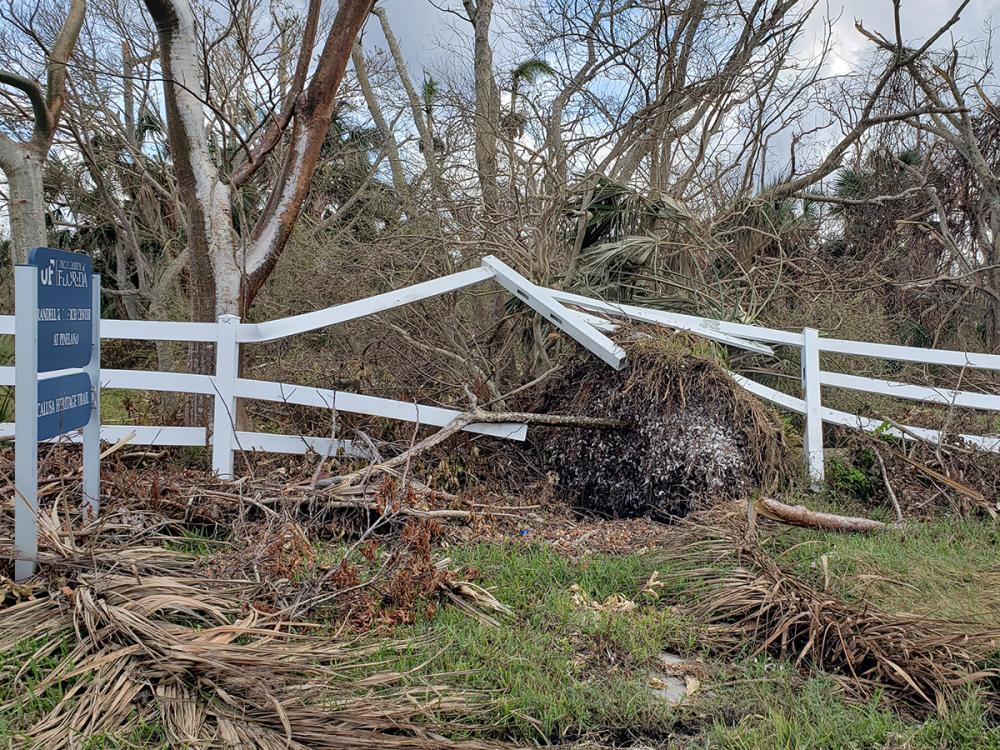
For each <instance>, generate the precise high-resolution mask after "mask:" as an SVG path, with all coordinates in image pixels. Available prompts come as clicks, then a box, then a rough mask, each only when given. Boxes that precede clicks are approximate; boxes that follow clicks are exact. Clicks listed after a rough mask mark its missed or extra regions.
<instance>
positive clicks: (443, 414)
mask: <svg viewBox="0 0 1000 750" xmlns="http://www.w3.org/2000/svg"><path fill="white" fill-rule="evenodd" d="M490 280H495V281H496V282H498V283H499V284H500V285H501V286H502V287H503V288H505V289H506V290H507V291H509V292H510V293H511V294H513V295H514V296H515V297H517V298H518V299H520V300H521V301H522V302H524V303H525V304H526V305H528V306H529V307H531V308H532V309H534V310H535V311H536V312H538V313H539V314H540V315H542V316H543V317H545V319H546V320H548V321H549V322H551V323H552V324H553V325H554V326H556V327H557V328H559V329H560V330H562V331H563V332H565V333H566V334H567V335H569V336H570V337H572V338H573V339H574V340H575V341H577V343H579V344H580V345H581V346H583V347H584V348H586V349H587V350H588V351H590V352H591V353H592V354H594V355H595V356H597V357H599V358H600V359H601V360H602V361H604V362H605V363H607V364H608V365H609V366H611V367H613V368H615V369H618V370H620V369H622V368H623V367H625V366H626V364H627V362H626V354H625V351H624V350H623V349H621V347H619V346H618V344H616V343H615V342H614V341H612V340H611V339H610V338H609V337H608V335H607V334H608V333H612V332H613V331H614V330H615V329H616V328H617V324H616V322H615V321H622V320H624V321H638V322H644V323H649V324H654V325H660V326H664V327H667V328H672V329H676V330H683V331H689V332H691V333H693V334H695V335H698V336H702V337H704V338H707V339H710V340H713V341H716V342H718V343H720V344H724V345H726V346H731V347H736V348H739V349H742V350H744V351H748V352H753V353H756V354H762V355H773V354H774V349H773V347H774V346H793V347H798V348H799V349H800V350H801V361H802V379H801V382H802V394H803V395H802V398H798V397H795V396H791V395H789V394H786V393H782V392H780V391H777V390H775V389H773V388H769V387H767V386H765V385H763V384H761V383H758V382H756V381H754V380H750V379H748V378H746V377H743V376H741V375H737V374H735V373H731V374H732V377H733V378H734V380H735V381H736V382H737V383H738V384H739V385H741V386H742V387H744V388H746V389H747V390H748V391H750V392H751V393H754V394H755V395H757V396H758V397H760V398H762V399H765V400H767V401H770V402H772V403H774V404H775V405H777V406H779V407H781V408H784V409H788V410H791V411H793V412H796V413H799V414H802V415H803V416H804V418H805V423H806V429H805V458H806V463H807V466H808V469H809V473H810V476H811V478H812V480H813V483H814V484H815V485H817V486H818V485H820V484H821V483H822V480H823V423H824V422H827V423H831V424H837V425H843V426H847V427H851V428H855V429H860V430H865V431H868V432H881V431H884V432H887V433H888V434H893V435H896V436H898V437H902V438H905V439H914V438H916V439H921V440H927V441H929V442H939V441H940V440H942V439H943V435H942V433H941V432H940V431H937V430H930V429H926V428H918V427H906V426H900V428H897V427H896V426H888V425H886V424H885V423H884V422H883V421H882V420H879V419H874V418H871V417H864V416H860V415H856V414H849V413H847V412H842V411H838V410H835V409H830V408H827V407H824V406H823V405H822V398H821V390H822V388H823V387H829V388H845V389H849V390H854V391H862V392H866V393H874V394H880V395H888V396H893V397H897V398H904V399H913V400H917V401H923V402H927V403H932V404H938V405H945V406H956V407H963V408H971V409H982V410H988V411H993V412H1000V395H997V394H984V393H973V392H969V391H959V390H952V389H942V388H933V387H929V386H924V385H914V384H907V383H898V382H894V381H888V380H879V379H876V378H867V377H861V376H857V375H849V374H845V373H837V372H825V371H823V370H822V369H821V368H820V362H819V357H820V354H821V353H823V352H832V353H838V354H846V355H851V356H859V357H875V358H880V359H891V360H899V361H905V362H918V363H923V364H929V365H945V366H951V367H961V368H977V369H986V370H994V371H997V370H1000V356H998V355H995V354H982V353H977V352H959V351H945V350H939V349H922V348H918V347H907V346H895V345H887V344H876V343H871V342H864V341H847V340H842V339H827V338H823V337H821V336H820V335H819V334H818V332H817V331H815V330H813V329H809V328H807V329H804V330H803V331H801V332H799V331H785V330H781V329H776V328H767V327H763V326H755V325H749V324H746V323H735V322H731V321H725V320H715V319H711V318H702V317H699V316H696V315H686V314H682V313H674V312H667V311H663V310H653V309H650V308H645V307H639V306H636V305H625V304H617V303H614V302H607V301H604V300H599V299H594V298H592V297H586V296H583V295H580V294H574V293H570V292H565V291H561V290H558V289H549V288H546V287H541V286H539V285H537V284H534V283H532V282H531V281H529V280H528V279H527V278H525V277H524V276H522V275H521V274H520V273H518V272H517V271H515V270H514V269H513V268H511V267H510V266H508V265H507V264H506V263H503V262H502V261H500V260H499V259H497V258H494V257H492V256H489V257H487V258H485V259H484V260H483V262H482V265H481V266H479V267H477V268H472V269H469V270H466V271H459V272H458V273H453V274H450V275H448V276H443V277H440V278H437V279H432V280H430V281H425V282H421V283H419V284H413V285H412V286H408V287H405V288H403V289H398V290H395V291H391V292H386V293H384V294H378V295H375V296H373V297H367V298H365V299H361V300H357V301H355V302H348V303H345V304H341V305H334V306H332V307H328V308H325V309H323V310H316V311H314V312H309V313H303V314H301V315H293V316H290V317H286V318H281V319H278V320H272V321H267V322H264V323H242V322H240V321H239V319H238V318H237V317H235V316H232V315H222V316H220V317H219V319H218V321H217V322H215V323H195V322H173V321H131V320H106V321H102V322H101V337H102V339H132V340H143V341H197V342H210V343H214V344H215V345H216V371H215V374H214V375H200V374H194V373H180V372H153V371H146V370H119V369H102V370H101V379H100V382H101V387H102V388H115V389H134V390H147V391H169V392H176V393H187V394H199V395H202V396H206V397H210V398H212V399H213V400H214V408H213V425H214V426H215V427H214V428H213V429H212V430H211V431H209V430H206V429H205V428H202V427H176V426H145V425H104V426H102V427H101V438H102V439H103V440H108V441H117V440H121V439H122V438H124V437H125V436H127V435H128V434H129V433H134V436H133V437H132V439H131V442H132V443H135V444H137V445H155V446H207V445H210V446H211V447H212V467H213V469H214V470H215V471H216V473H218V474H219V475H220V476H224V477H225V476H232V473H233V457H234V454H235V453H236V452H238V451H268V452H273V453H291V454H302V453H306V452H310V451H312V452H316V453H319V454H321V455H336V454H338V453H342V454H346V455H350V456H359V457H366V456H368V455H369V453H368V450H367V449H366V448H364V447H362V446H359V445H356V444H353V443H352V442H351V441H349V440H340V439H337V438H335V437H319V436H299V435H281V434H273V433H262V432H248V431H243V430H236V429H234V427H233V415H234V414H235V413H236V399H238V398H248V399H260V400H265V401H274V402H280V403H291V404H297V405H301V406H311V407H318V408H324V409H334V408H335V409H337V410H338V411H342V412H349V413H354V414H365V415H368V416H375V417H381V418H385V419H394V420H403V421H408V422H412V423H415V424H421V425H430V426H437V427H442V426H444V425H446V424H448V423H450V422H451V421H452V420H454V419H455V418H456V417H458V416H459V415H460V413H461V412H458V411H455V410H453V409H446V408H443V407H438V406H427V405H421V404H416V403H408V402H404V401H396V400H393V399H386V398H379V397H376V396H366V395H361V394H357V393H349V392H345V391H334V390H330V389H325V388H316V387H313V386H304V385H293V384H288V383H275V382H269V381H263V380H251V379H248V378H241V377H239V376H238V372H237V369H238V368H237V363H238V362H239V349H240V346H243V345H249V344H255V343H263V342H267V341H274V340H277V339H282V338H287V337H289V336H294V335H297V334H301V333H306V332H308V331H314V330H317V329H320V328H325V327H328V326H332V325H337V324H340V323H346V322H348V321H351V320H357V319H359V318H364V317H367V316H370V315H375V314H378V313H381V312H385V311H388V310H392V309H394V308H397V307H401V306H403V305H407V304H410V303H413V302H418V301H421V300H425V299H431V298H433V297H437V296H440V295H442V294H447V293H450V292H456V291H459V290H461V289H465V288H467V287H471V286H474V285H478V284H482V283H484V282H487V281H490ZM13 333H14V318H13V316H10V315H6V316H0V334H13ZM13 383H14V368H13V367H0V385H13ZM219 425H223V427H222V428H219V427H218V426H219ZM464 430H465V431H467V432H471V433H476V434H483V435H490V436H493V437H499V438H505V439H511V440H524V439H525V437H526V434H527V425H525V424H470V425H468V426H466V427H465V428H464ZM13 432H14V425H13V424H10V423H6V424H0V437H8V438H9V437H11V436H13ZM956 437H959V438H961V439H962V440H964V441H966V442H967V443H970V444H971V445H974V446H976V447H978V448H981V449H983V450H989V451H994V452H1000V436H978V435H958V436H956Z"/></svg>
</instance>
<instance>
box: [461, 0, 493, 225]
mask: <svg viewBox="0 0 1000 750" xmlns="http://www.w3.org/2000/svg"><path fill="white" fill-rule="evenodd" d="M463 1H464V4H465V10H466V12H467V13H468V15H469V21H470V22H471V23H472V31H473V74H474V77H475V88H476V104H475V107H476V112H475V132H476V168H477V170H478V172H479V189H480V191H481V193H482V198H483V207H484V208H485V209H486V211H487V213H494V212H495V211H496V210H497V208H498V207H499V197H500V191H499V187H498V185H497V133H498V132H499V131H500V89H499V88H498V87H497V83H496V79H495V78H494V77H493V46H492V45H491V43H490V25H491V23H492V21H493V0H463Z"/></svg>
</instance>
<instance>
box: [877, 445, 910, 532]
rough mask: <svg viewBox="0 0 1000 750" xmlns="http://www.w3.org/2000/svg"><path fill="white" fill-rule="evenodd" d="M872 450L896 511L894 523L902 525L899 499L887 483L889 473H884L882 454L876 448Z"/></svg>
mask: <svg viewBox="0 0 1000 750" xmlns="http://www.w3.org/2000/svg"><path fill="white" fill-rule="evenodd" d="M873 450H874V451H875V458H876V459H877V460H878V466H879V469H880V470H881V471H882V482H883V483H884V484H885V491H886V492H887V493H889V499H890V500H891V501H892V507H893V509H895V511H896V523H902V522H903V510H902V508H900V507H899V498H897V497H896V491H895V490H893V489H892V484H891V483H890V482H889V472H888V471H886V468H885V461H883V460H882V454H881V453H879V451H878V448H874V449H873Z"/></svg>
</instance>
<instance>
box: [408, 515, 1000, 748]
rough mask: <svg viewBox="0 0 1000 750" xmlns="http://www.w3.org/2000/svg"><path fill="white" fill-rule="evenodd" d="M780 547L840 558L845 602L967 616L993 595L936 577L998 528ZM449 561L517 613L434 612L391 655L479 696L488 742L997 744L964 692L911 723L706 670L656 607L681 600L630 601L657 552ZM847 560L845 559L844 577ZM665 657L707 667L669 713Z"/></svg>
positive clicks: (736, 667)
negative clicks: (661, 680) (484, 617)
mask: <svg viewBox="0 0 1000 750" xmlns="http://www.w3.org/2000/svg"><path fill="white" fill-rule="evenodd" d="M800 537H803V538H800ZM804 537H808V538H804ZM803 542H807V543H806V544H804V543H803ZM778 544H779V545H781V546H782V547H783V548H784V549H786V550H789V555H791V556H792V557H793V558H794V560H795V563H796V565H797V566H798V567H800V568H801V569H802V570H803V571H804V572H805V573H807V574H811V573H813V572H814V570H813V568H814V558H815V557H816V556H818V555H820V554H834V553H836V554H837V555H838V556H839V557H842V558H844V559H845V563H844V565H843V566H841V567H838V568H837V569H836V571H835V573H832V574H831V576H830V577H831V582H830V585H831V588H836V589H842V590H844V591H845V592H847V593H848V594H850V592H852V591H853V592H855V593H857V592H859V591H860V590H861V588H869V589H870V588H871V586H870V584H869V583H868V579H866V578H864V577H861V578H859V576H877V577H879V576H881V577H884V578H886V579H888V578H890V577H892V578H894V579H896V580H899V579H903V580H902V581H901V583H902V584H903V585H899V586H895V587H894V586H892V585H889V584H886V587H885V589H884V591H883V590H882V589H880V593H881V594H882V596H881V598H882V600H883V603H885V604H886V605H896V604H898V605H901V607H902V608H903V609H907V610H910V611H919V610H920V609H921V607H923V608H924V609H927V610H933V609H936V608H938V607H939V606H940V607H944V604H945V603H946V601H947V602H948V604H949V607H950V609H947V608H946V609H947V613H950V614H958V613H965V614H971V613H972V610H973V609H974V608H975V607H977V606H979V605H980V604H983V605H984V606H988V607H992V606H994V604H995V599H994V598H993V592H989V593H985V592H980V593H982V597H981V598H980V599H976V600H974V601H972V602H966V601H964V599H963V601H962V602H959V601H948V596H947V587H946V586H945V585H943V584H942V583H941V582H940V581H938V580H937V579H936V578H935V577H934V576H935V573H943V574H947V571H972V572H973V573H975V572H976V571H982V570H984V566H986V565H988V562H989V551H990V549H991V548H992V549H993V550H995V549H996V546H995V545H996V529H995V528H994V527H992V526H987V525H983V524H982V523H978V522H971V521H970V522H961V521H940V522H936V523H932V524H931V525H930V526H928V527H927V528H925V529H921V530H920V531H918V532H914V534H913V536H912V537H911V536H907V535H903V536H900V537H857V536H851V537H845V536H835V535H823V534H816V533H808V534H807V533H798V532H795V533H792V534H789V535H787V536H785V535H782V538H781V539H780V541H779V543H778ZM807 549H809V550H810V552H809V553H808V554H807V553H806V551H805V550H807ZM821 550H827V551H826V552H823V551H821ZM453 552H455V554H454V557H455V558H457V559H458V560H459V561H461V562H462V563H463V564H465V565H468V566H471V567H474V568H476V569H478V571H479V572H480V578H479V582H480V583H481V584H483V585H485V586H487V587H489V588H491V589H492V590H493V591H494V593H496V595H497V596H498V597H499V598H500V599H501V600H502V601H504V602H506V603H508V604H509V605H511V606H512V607H513V608H514V609H515V612H516V614H515V617H514V621H513V622H512V623H510V624H508V625H506V626H503V627H501V628H495V627H492V626H489V625H484V624H481V623H479V622H477V621H475V620H472V619H470V618H468V617H465V616H464V615H461V614H459V613H457V612H456V611H455V610H453V609H449V608H445V609H442V610H440V611H439V612H437V613H436V614H435V615H434V616H433V617H431V618H429V619H426V620H424V621H422V622H420V623H418V624H416V625H412V626H408V627H405V628H401V629H400V630H399V632H398V634H400V635H428V634H433V635H435V636H438V638H436V639H434V640H432V641H431V642H430V643H432V644H433V645H429V646H428V647H427V649H426V650H422V651H418V652H416V653H410V654H408V655H407V656H405V657H403V658H401V659H399V661H398V663H397V668H399V669H400V670H403V671H406V670H411V669H415V668H417V667H418V666H421V665H423V666H425V667H426V668H427V669H428V670H429V671H430V672H431V673H433V676H432V677H431V678H427V677H426V676H424V677H419V678H418V677H414V680H415V681H423V680H426V679H432V680H434V681H436V683H439V684H444V685H448V686H452V687H456V688H460V689H463V690H472V691H476V692H478V693H479V694H481V695H482V696H483V697H484V698H491V699H492V701H491V702H489V703H488V704H487V706H488V707H487V708H486V709H484V713H483V715H481V716H480V717H479V719H478V723H479V724H480V725H482V724H488V725H490V726H492V727H493V730H492V732H491V734H493V735H494V736H496V737H498V738H499V737H502V738H506V739H517V740H523V741H540V742H543V743H547V742H560V741H563V742H565V741H571V740H577V739H581V738H593V739H594V740H596V741H600V742H625V741H629V740H631V741H635V742H644V743H646V744H659V743H666V744H667V745H669V746H685V747H692V748H700V747H704V748H739V749H745V750H765V749H768V750H769V749H771V748H773V749H775V750H778V749H782V750H785V749H790V748H845V749H847V748H900V749H902V748H912V749H913V750H916V749H917V748H928V750H930V749H931V748H970V749H971V748H1000V729H998V728H996V727H990V726H988V724H987V720H986V718H985V712H984V709H983V706H982V705H981V703H980V702H979V700H978V698H977V696H976V694H975V693H974V692H972V691H969V692H968V693H966V694H964V695H961V696H959V697H958V698H957V699H956V702H955V705H954V706H953V707H952V708H951V710H950V712H949V713H948V714H947V715H946V716H944V717H934V718H930V719H927V720H924V721H922V722H921V721H916V720H914V719H911V718H906V717H902V716H899V715H897V714H896V713H894V712H893V710H892V709H891V708H890V707H889V706H887V705H885V703H884V702H883V701H881V700H879V699H874V700H872V701H871V702H868V703H862V704H857V703H850V702H848V701H846V700H845V699H844V697H843V695H842V693H841V691H840V690H839V689H838V686H837V684H836V682H835V681H834V680H833V679H831V678H830V677H828V676H825V675H823V674H803V673H802V672H801V671H800V670H797V669H796V668H795V667H793V666H792V665H791V664H788V663H785V662H780V661H775V660H772V659H770V658H766V657H753V656H747V657H745V658H740V659H736V660H731V661H728V662H722V661H719V660H717V659H715V658H714V657H713V656H712V648H711V646H712V644H711V641H710V639H709V638H706V637H704V636H703V635H702V634H701V633H700V632H699V627H698V625H697V623H692V622H689V621H686V620H685V618H684V617H682V616H681V615H680V614H678V612H677V611H676V610H675V609H674V608H673V607H671V606H670V605H669V604H667V603H665V602H669V601H683V591H673V592H661V595H660V598H659V600H656V599H653V598H650V597H648V596H646V595H643V593H642V589H643V587H644V585H645V583H646V581H648V579H649V577H650V576H651V575H652V574H653V572H654V570H657V566H658V563H657V562H656V560H657V558H658V555H656V553H655V552H647V553H643V554H626V555H594V556H592V557H590V558H588V559H586V561H584V562H580V563H571V562H568V561H567V560H566V559H565V558H562V557H560V556H558V555H556V554H554V553H552V552H550V551H548V550H546V549H544V548H541V547H537V546H525V545H520V544H516V543H510V544H503V545H476V546H471V547H467V548H464V549H462V550H459V551H453ZM847 559H851V560H853V561H854V565H853V567H851V566H848V565H847V564H846V560H847ZM994 559H995V558H994ZM860 570H864V571H866V572H865V573H859V572H858V571H860ZM665 572H666V571H663V570H660V573H661V574H663V573H665ZM911 574H912V575H911ZM972 580H975V578H974V576H973V578H972ZM574 584H575V585H576V586H577V587H579V588H578V589H576V588H574ZM972 588H973V584H971V583H970V584H968V586H967V587H966V588H963V589H962V590H960V591H958V595H959V596H960V597H964V595H965V594H966V593H968V591H971V590H972ZM616 594H619V595H621V596H622V597H624V598H625V599H627V600H629V601H633V602H635V603H636V606H635V607H634V608H631V609H623V610H622V611H614V610H613V609H608V610H606V611H603V612H595V611H594V610H593V609H591V608H589V607H588V606H586V604H581V603H580V600H581V597H582V598H583V599H584V600H585V601H592V602H604V601H605V600H607V599H608V597H613V596H614V595H616ZM574 595H576V600H574ZM935 603H936V604H935ZM893 608H895V607H893ZM991 611H992V612H994V613H996V612H997V610H991ZM945 613H946V612H939V614H945ZM977 614H979V615H983V616H985V615H984V614H983V613H982V612H978V611H977ZM989 616H993V615H989ZM997 621H1000V620H998V619H994V622H997ZM662 651H670V652H674V653H677V654H679V655H681V656H683V657H685V658H686V659H689V660H693V661H696V662H700V664H701V665H702V666H703V668H704V674H703V676H702V679H701V689H700V690H699V691H698V692H695V693H694V694H693V695H691V697H690V698H689V699H688V700H687V701H685V703H684V704H683V705H682V706H680V707H677V708H675V707H671V706H669V705H666V704H665V703H664V702H663V701H662V700H660V699H659V698H657V697H656V696H655V695H654V694H653V692H652V691H651V690H650V687H649V683H648V675H649V670H650V669H651V668H655V666H656V664H657V657H658V655H659V654H660V653H661V652H662ZM415 674H416V673H415Z"/></svg>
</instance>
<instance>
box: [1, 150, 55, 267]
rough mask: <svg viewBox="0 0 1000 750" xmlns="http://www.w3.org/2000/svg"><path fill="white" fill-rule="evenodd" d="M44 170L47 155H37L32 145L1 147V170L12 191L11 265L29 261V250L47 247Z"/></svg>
mask: <svg viewBox="0 0 1000 750" xmlns="http://www.w3.org/2000/svg"><path fill="white" fill-rule="evenodd" d="M44 166H45V155H44V154H41V153H36V150H35V149H33V148H31V147H30V144H15V143H10V142H8V143H3V144H0V169H3V171H4V174H5V175H6V177H7V184H8V189H9V191H10V203H9V206H8V211H9V214H10V230H11V240H12V241H13V247H14V252H12V253H11V262H12V263H13V264H15V265H16V264H17V263H24V262H26V261H27V258H28V250H30V249H31V248H33V247H40V246H43V245H45V244H46V232H45V191H44V189H43V187H42V174H43V169H44Z"/></svg>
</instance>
